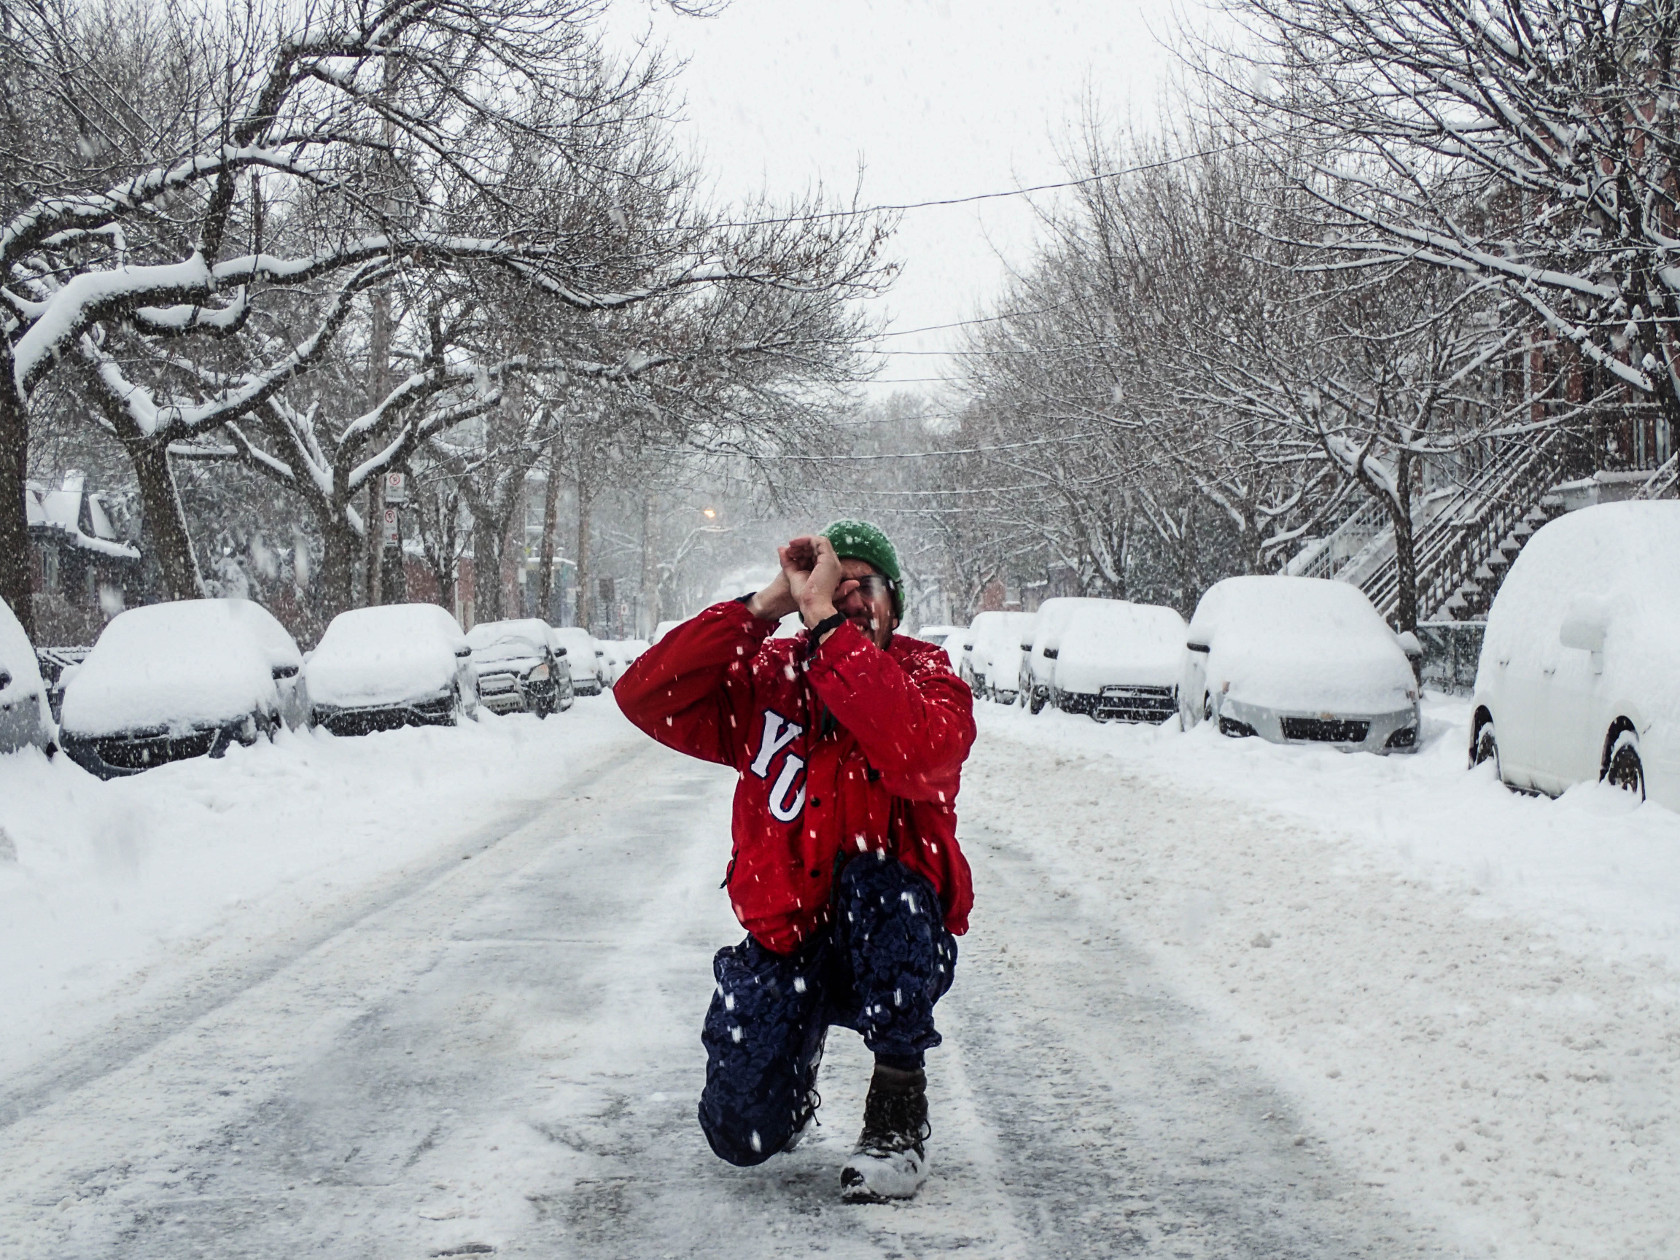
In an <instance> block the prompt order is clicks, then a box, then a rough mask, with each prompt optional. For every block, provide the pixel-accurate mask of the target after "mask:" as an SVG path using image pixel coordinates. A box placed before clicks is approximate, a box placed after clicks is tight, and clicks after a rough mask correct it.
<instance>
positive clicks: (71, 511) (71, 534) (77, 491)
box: [24, 472, 140, 560]
mask: <svg viewBox="0 0 1680 1260" xmlns="http://www.w3.org/2000/svg"><path fill="white" fill-rule="evenodd" d="M24 512H25V515H26V516H27V518H28V524H29V528H30V529H32V530H37V531H46V532H50V533H53V534H57V535H59V536H61V538H62V540H63V541H64V542H66V543H68V544H70V545H71V546H73V547H79V548H81V549H82V550H83V551H91V552H95V553H96V554H98V555H102V556H109V557H110V558H111V559H113V560H138V559H140V551H139V549H138V548H137V547H135V546H133V545H132V544H130V543H125V542H123V541H121V540H120V539H119V538H118V537H117V531H116V529H115V527H113V526H112V524H111V518H110V515H109V514H108V513H107V512H106V511H105V505H104V503H103V502H102V501H101V500H100V497H99V496H98V495H97V494H89V493H88V491H87V483H86V478H85V477H84V476H83V475H82V474H81V473H78V472H70V473H66V474H65V476H64V480H63V483H62V484H61V485H60V486H59V488H58V489H56V490H49V489H47V488H46V487H45V486H43V485H40V484H39V483H37V482H30V483H29V484H28V486H27V487H26V488H25V494H24Z"/></svg>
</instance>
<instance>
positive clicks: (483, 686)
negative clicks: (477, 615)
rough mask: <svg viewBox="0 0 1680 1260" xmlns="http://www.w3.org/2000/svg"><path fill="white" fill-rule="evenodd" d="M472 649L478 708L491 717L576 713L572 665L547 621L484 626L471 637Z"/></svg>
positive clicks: (523, 620) (470, 633) (476, 628)
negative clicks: (485, 711)
mask: <svg viewBox="0 0 1680 1260" xmlns="http://www.w3.org/2000/svg"><path fill="white" fill-rule="evenodd" d="M467 643H468V644H469V645H470V646H471V647H472V662H473V668H474V670H475V672H476V673H477V675H478V699H479V702H480V703H481V704H483V705H484V707H485V708H487V709H489V710H490V711H491V712H492V713H535V714H536V715H537V716H538V717H539V718H545V717H547V716H548V715H549V714H550V713H558V712H560V711H561V710H564V709H569V708H571V707H572V670H571V665H570V663H569V662H568V661H567V660H566V649H565V648H564V647H561V646H560V645H559V644H558V643H557V642H556V641H555V639H554V631H553V629H552V628H551V627H550V626H549V624H548V623H547V622H546V621H542V620H541V619H539V618H536V617H525V618H519V619H515V620H511V621H481V622H480V623H479V624H478V625H476V626H474V627H473V628H472V629H471V630H469V631H468V632H467Z"/></svg>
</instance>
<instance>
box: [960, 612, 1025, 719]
mask: <svg viewBox="0 0 1680 1260" xmlns="http://www.w3.org/2000/svg"><path fill="white" fill-rule="evenodd" d="M1037 620H1038V615H1037V614H1036V613H1029V612H983V613H980V614H978V615H977V616H976V617H975V618H974V624H973V625H971V626H970V627H969V635H970V636H971V637H969V638H968V639H967V640H966V651H965V654H964V659H963V666H964V668H965V669H966V670H967V671H968V675H969V680H970V681H969V686H971V687H973V688H974V694H975V695H977V696H985V697H987V698H989V699H992V700H996V701H997V702H998V703H1000V704H1014V703H1015V691H1016V688H1017V687H1018V686H1019V679H1020V676H1021V654H1022V653H1023V652H1024V651H1026V650H1027V649H1029V648H1031V646H1032V639H1033V626H1034V625H1035V624H1036V623H1037Z"/></svg>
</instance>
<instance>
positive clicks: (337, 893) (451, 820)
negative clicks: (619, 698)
mask: <svg viewBox="0 0 1680 1260" xmlns="http://www.w3.org/2000/svg"><path fill="white" fill-rule="evenodd" d="M630 738H631V733H630V732H628V730H627V728H626V727H625V724H624V723H623V721H622V719H621V718H620V717H619V715H618V711H617V709H616V707H614V706H613V703H612V697H611V696H605V697H598V698H589V699H584V700H580V701H579V702H578V703H577V704H576V705H575V706H574V707H573V708H572V709H571V710H570V711H569V712H566V713H563V714H558V715H556V716H555V717H553V718H551V719H549V720H548V721H546V722H539V721H538V720H537V719H536V718H534V717H530V716H528V715H523V714H522V715H518V716H516V717H507V718H497V717H494V716H493V715H490V714H488V713H486V714H485V715H484V716H483V717H482V718H481V720H480V721H478V722H476V723H468V724H467V725H466V726H463V727H461V728H459V729H454V728H436V727H432V728H411V729H407V730H399V731H390V732H384V733H380V734H377V735H373V736H368V737H365V738H356V739H335V738H334V737H333V736H331V735H328V734H326V733H325V732H322V731H309V732H302V733H299V732H290V731H283V732H282V733H281V734H280V736H279V737H278V738H277V739H276V741H275V743H274V744H272V745H269V744H258V745H257V746H254V747H251V748H240V747H237V746H236V747H234V748H233V749H231V750H230V751H229V752H228V754H227V756H226V757H224V758H221V759H219V760H214V761H212V760H209V759H205V758H199V759H196V760H191V761H183V762H176V763H173V764H170V765H166V766H160V767H158V768H157V769H155V770H150V771H147V772H146V773H145V774H141V775H136V776H134V777H132V778H128V779H119V780H115V781H113V782H110V783H102V782H100V781H99V780H98V779H95V778H93V777H92V776H91V775H89V774H87V773H86V772H85V771H83V770H82V769H81V768H80V767H78V766H76V765H75V764H73V763H72V762H70V761H69V760H68V759H67V758H64V757H58V758H55V759H53V760H52V761H48V759H47V758H45V757H44V756H42V755H40V754H39V753H36V752H34V751H32V750H31V751H28V752H24V753H18V754H15V755H12V756H5V757H0V958H4V959H5V960H6V965H5V966H4V967H0V1012H4V1021H5V1024H6V1035H5V1037H4V1038H0V1078H3V1077H7V1076H11V1075H13V1074H14V1073H16V1072H18V1071H19V1070H20V1069H21V1068H23V1067H24V1066H26V1065H27V1064H29V1063H32V1062H36V1061H41V1060H48V1059H51V1058H53V1057H55V1056H57V1055H58V1054H60V1053H62V1052H63V1051H64V1050H65V1049H66V1048H68V1047H72V1046H74V1045H75V1044H76V1043H77V1042H78V1040H80V1039H81V1038H83V1037H85V1036H86V1035H87V1034H88V1033H89V1032H91V1031H93V1030H95V1029H98V1028H103V1027H106V1026H108V1025H110V1024H112V1023H114V1022H115V1021H117V1020H118V1019H120V1018H121V1017H122V1015H123V1013H124V1012H126V1011H130V1010H135V1009H139V1008H141V1007H143V1006H144V1005H145V1004H146V1003H148V1002H152V1001H156V1000H159V999H160V998H161V997H163V996H165V995H167V994H169V993H171V992H173V991H175V990H177V989H179V988H180V987H181V986H182V985H193V984H195V983H198V982H199V978H200V977H202V976H203V975H204V974H205V973H207V972H210V971H213V970H214V969H216V968H218V967H228V966H237V965H239V964H240V962H241V961H242V960H246V959H248V958H249V957H250V956H251V955H252V953H253V952H254V951H261V950H263V949H265V948H267V946H268V944H269V943H270V942H273V941H275V940H277V939H288V938H292V937H295V936H296V934H297V933H299V932H305V931H308V930H309V924H310V923H312V922H317V921H323V920H328V919H330V918H331V916H332V913H333V909H334V907H335V906H339V905H354V904H356V903H357V902H358V901H359V900H360V899H361V898H363V897H364V896H365V895H366V893H367V890H368V888H369V887H370V886H372V885H374V884H376V883H378V882H379V881H382V880H388V879H393V878H399V877H401V876H402V875H403V873H404V872H406V871H410V870H418V869H420V868H422V867H424V866H426V865H427V864H428V863H429V862H431V861H433V860H435V856H436V854H437V853H438V851H439V849H440V847H442V846H447V845H452V844H460V843H462V842H464V841H466V840H467V839H468V838H469V837H470V836H471V835H472V834H473V833H474V832H476V831H480V830H483V831H484V832H485V833H486V834H488V835H493V834H497V833H498V832H499V831H501V830H506V828H507V827H508V826H511V825H513V823H514V822H515V821H516V820H517V819H519V818H520V817H522V816H525V815H527V814H529V813H530V812H532V811H533V810H535V809H537V808H538V807H540V806H541V805H542V804H544V803H546V802H547V801H548V800H549V799H550V798H552V797H553V795H554V793H555V792H556V790H557V789H558V788H559V787H560V785H561V784H562V783H563V782H564V781H565V779H566V778H567V777H568V776H569V775H570V774H572V773H573V772H575V771H576V770H577V769H578V768H579V767H581V766H585V765H588V764H590V763H591V762H592V761H594V760H597V759H598V758H599V756H600V755H601V753H602V751H603V750H605V749H610V748H613V747H622V746H623V745H624V744H625V743H626V742H627V741H628V740H629V739H630Z"/></svg>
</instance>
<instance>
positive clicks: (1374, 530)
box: [1286, 499, 1392, 578]
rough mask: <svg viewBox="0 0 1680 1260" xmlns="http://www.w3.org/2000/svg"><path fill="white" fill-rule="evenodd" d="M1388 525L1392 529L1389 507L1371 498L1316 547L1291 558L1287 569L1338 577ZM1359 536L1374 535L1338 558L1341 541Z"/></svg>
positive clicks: (1299, 573)
mask: <svg viewBox="0 0 1680 1260" xmlns="http://www.w3.org/2000/svg"><path fill="white" fill-rule="evenodd" d="M1385 528H1389V529H1392V527H1391V526H1389V524H1388V510H1387V509H1386V508H1384V507H1383V505H1382V504H1381V503H1380V502H1378V501H1377V500H1376V499H1367V500H1366V501H1365V502H1364V503H1363V504H1362V505H1361V506H1360V508H1359V510H1358V511H1356V512H1354V513H1353V514H1352V515H1351V516H1349V517H1348V518H1347V519H1346V520H1344V521H1343V522H1342V523H1341V524H1340V525H1338V526H1336V528H1335V529H1333V530H1331V531H1330V532H1329V533H1328V534H1326V535H1325V536H1324V537H1323V538H1322V539H1320V540H1319V543H1318V546H1317V548H1316V549H1314V550H1313V551H1310V552H1307V553H1306V554H1305V555H1304V556H1297V557H1295V558H1294V559H1293V560H1291V561H1290V562H1289V567H1288V569H1287V570H1286V572H1288V573H1289V574H1291V575H1292V576H1294V577H1317V578H1327V577H1334V576H1335V575H1336V574H1337V573H1338V572H1339V571H1340V570H1342V569H1344V568H1346V567H1347V566H1348V565H1350V564H1352V563H1353V562H1354V561H1355V560H1357V559H1359V558H1360V557H1361V556H1362V555H1364V554H1365V552H1366V551H1367V550H1369V548H1370V545H1371V542H1372V541H1375V539H1376V538H1379V537H1381V536H1382V533H1383V530H1384V529H1385ZM1357 535H1370V539H1369V540H1368V541H1367V542H1365V543H1364V544H1363V545H1362V546H1361V547H1360V548H1358V549H1357V550H1355V551H1353V552H1351V553H1350V554H1349V555H1348V556H1346V557H1345V558H1344V559H1342V560H1340V561H1338V560H1337V559H1335V554H1336V551H1337V550H1338V547H1337V544H1338V543H1345V542H1348V541H1350V540H1351V539H1352V538H1354V537H1355V536H1357Z"/></svg>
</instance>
